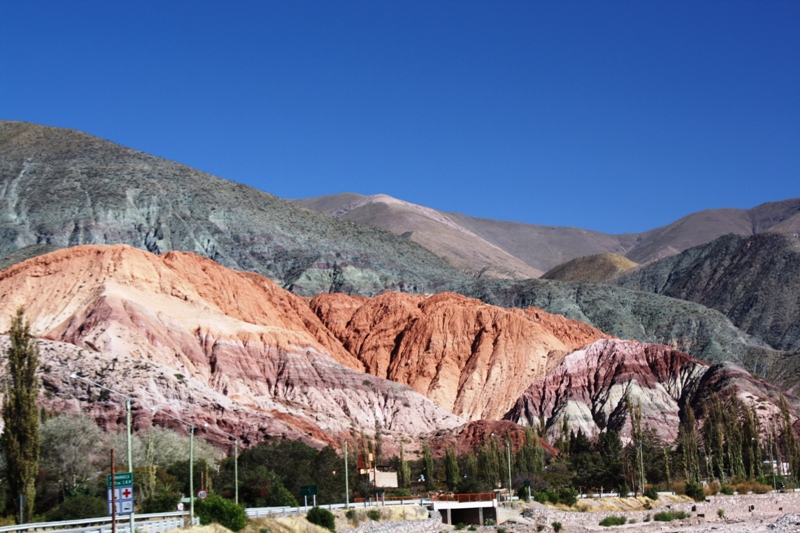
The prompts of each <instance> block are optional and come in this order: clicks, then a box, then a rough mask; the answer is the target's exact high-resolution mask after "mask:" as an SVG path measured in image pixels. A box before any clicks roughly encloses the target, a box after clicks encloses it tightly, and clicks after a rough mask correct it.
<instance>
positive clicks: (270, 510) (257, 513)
mask: <svg viewBox="0 0 800 533" xmlns="http://www.w3.org/2000/svg"><path fill="white" fill-rule="evenodd" d="M358 499H360V500H362V501H360V502H355V501H354V502H352V503H350V507H376V506H384V505H412V504H416V505H430V504H431V503H432V502H431V500H429V499H427V498H412V497H411V496H408V497H406V498H404V499H398V500H389V499H388V498H387V499H386V501H385V502H383V501H380V500H377V501H374V500H373V501H369V502H367V501H363V500H364V499H363V498H358ZM319 507H322V508H323V509H328V510H329V511H332V510H334V509H344V508H345V507H346V504H344V503H329V504H326V505H320V506H319ZM309 509H311V506H308V507H304V506H302V505H301V506H299V507H250V508H248V509H246V510H245V512H246V513H247V516H248V517H249V518H261V517H264V516H274V515H281V516H288V515H293V514H304V513H307V512H308V510H309ZM0 533H2V532H0Z"/></svg>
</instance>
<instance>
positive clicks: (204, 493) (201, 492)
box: [197, 490, 208, 500]
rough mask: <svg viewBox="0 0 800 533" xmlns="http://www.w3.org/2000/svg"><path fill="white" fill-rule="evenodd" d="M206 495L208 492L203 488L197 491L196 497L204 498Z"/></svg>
mask: <svg viewBox="0 0 800 533" xmlns="http://www.w3.org/2000/svg"><path fill="white" fill-rule="evenodd" d="M207 497H208V493H207V492H206V491H204V490H198V491H197V498H198V499H200V500H205V499H206V498H207Z"/></svg>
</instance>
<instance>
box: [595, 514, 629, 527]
mask: <svg viewBox="0 0 800 533" xmlns="http://www.w3.org/2000/svg"><path fill="white" fill-rule="evenodd" d="M627 521H628V519H627V518H625V517H624V516H618V515H611V516H607V517H605V518H603V519H602V520H600V525H601V526H603V527H611V526H621V525H622V524H624V523H625V522H627Z"/></svg>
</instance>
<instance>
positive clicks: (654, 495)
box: [644, 485, 658, 500]
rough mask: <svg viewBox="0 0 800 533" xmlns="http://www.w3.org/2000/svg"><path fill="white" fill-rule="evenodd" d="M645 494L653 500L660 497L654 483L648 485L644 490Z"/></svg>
mask: <svg viewBox="0 0 800 533" xmlns="http://www.w3.org/2000/svg"><path fill="white" fill-rule="evenodd" d="M644 495H645V496H646V497H648V498H650V499H651V500H657V499H658V491H657V490H656V488H655V487H654V486H653V485H650V486H649V487H647V490H645V491H644Z"/></svg>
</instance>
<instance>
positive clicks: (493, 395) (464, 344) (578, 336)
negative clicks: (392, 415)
mask: <svg viewBox="0 0 800 533" xmlns="http://www.w3.org/2000/svg"><path fill="white" fill-rule="evenodd" d="M311 308H312V309H313V310H314V312H315V313H316V314H317V316H318V317H319V318H320V319H321V320H322V322H323V323H324V324H325V325H326V326H327V327H328V329H329V330H330V331H331V332H332V333H333V334H334V335H335V336H336V337H337V338H338V339H339V340H340V341H341V342H342V344H343V346H344V348H345V349H346V350H347V351H348V352H350V353H351V354H352V355H353V356H355V357H356V358H357V359H358V360H359V361H360V362H361V363H362V364H363V365H364V368H365V370H366V371H367V372H369V373H371V374H374V375H376V376H379V377H385V378H388V379H391V380H393V381H397V382H399V383H404V384H407V385H410V386H411V387H413V388H414V390H416V391H418V392H420V393H422V394H424V395H426V396H427V397H428V398H430V399H432V400H433V401H434V402H436V403H437V404H438V405H440V406H442V407H444V408H445V409H448V410H449V411H451V412H453V413H455V414H457V415H459V416H462V417H464V418H467V419H469V420H479V419H492V418H495V419H496V418H499V417H500V416H502V415H503V413H505V412H506V411H507V410H508V409H509V408H510V407H511V406H512V405H513V403H514V401H516V399H517V398H518V397H519V396H520V395H521V394H522V392H523V391H524V390H525V389H526V388H527V387H528V385H530V384H531V383H533V382H534V381H536V380H537V379H539V378H540V377H543V376H544V375H545V373H546V372H547V371H548V370H549V369H551V368H553V367H554V366H556V365H557V364H558V363H559V362H560V361H561V359H562V358H563V357H564V356H565V355H566V354H567V353H569V352H571V351H573V350H575V349H576V348H579V347H582V346H585V345H586V344H589V343H590V342H593V341H595V340H597V339H600V338H607V335H605V334H603V333H602V332H600V331H598V330H596V329H594V328H592V327H590V326H588V325H586V324H583V323H581V322H576V321H574V320H569V319H566V318H564V317H561V316H555V315H551V314H549V313H545V312H544V311H541V310H538V309H527V310H525V311H522V310H519V309H503V308H500V307H494V306H491V305H486V304H483V303H481V302H480V301H478V300H474V299H471V298H466V297H464V296H460V295H456V294H450V293H439V294H435V295H433V296H426V295H410V294H402V293H384V294H382V295H380V296H377V297H375V298H372V299H363V298H358V297H350V296H345V295H342V294H321V295H318V296H316V297H315V298H314V299H313V300H312V301H311Z"/></svg>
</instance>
